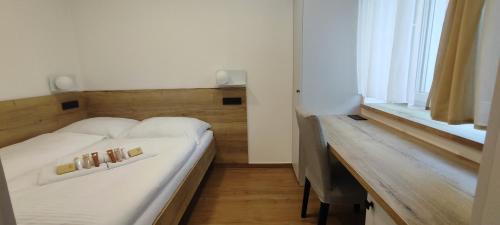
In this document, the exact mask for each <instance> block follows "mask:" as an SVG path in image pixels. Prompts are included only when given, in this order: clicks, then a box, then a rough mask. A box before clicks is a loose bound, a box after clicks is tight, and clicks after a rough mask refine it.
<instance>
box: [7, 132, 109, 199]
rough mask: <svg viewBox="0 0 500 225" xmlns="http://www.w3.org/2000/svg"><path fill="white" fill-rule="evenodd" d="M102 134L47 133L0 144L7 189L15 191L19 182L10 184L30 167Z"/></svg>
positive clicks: (87, 143) (90, 143)
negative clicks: (3, 145) (1, 145)
mask: <svg viewBox="0 0 500 225" xmlns="http://www.w3.org/2000/svg"><path fill="white" fill-rule="evenodd" d="M104 138H105V137H104V136H96V135H88V134H74V133H48V134H42V135H40V136H37V137H34V138H31V139H29V140H27V141H24V142H21V143H18V144H15V145H11V146H7V147H5V148H2V149H1V150H0V157H1V158H2V163H3V166H4V168H5V176H6V178H7V182H8V184H9V190H10V191H11V192H15V191H16V190H17V189H18V188H20V186H19V185H12V184H15V183H16V182H18V181H17V180H18V179H17V178H19V177H22V176H25V175H28V174H33V171H34V170H36V169H38V168H40V167H42V166H44V165H46V164H49V163H51V162H53V161H55V160H57V158H58V157H60V156H63V155H67V154H72V153H75V152H78V151H81V150H82V149H83V148H85V147H88V146H90V145H92V144H94V143H96V142H98V141H101V140H103V139H104ZM21 180H24V178H23V179H21Z"/></svg>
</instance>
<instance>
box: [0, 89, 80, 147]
mask: <svg viewBox="0 0 500 225" xmlns="http://www.w3.org/2000/svg"><path fill="white" fill-rule="evenodd" d="M72 100H79V102H80V107H79V108H77V109H71V110H66V111H63V110H62V106H61V103H63V102H66V101H72ZM85 106H86V104H85V99H84V98H83V96H82V95H81V93H78V92H74V93H64V94H57V95H49V96H42V97H33V98H26V99H18V100H9V101H1V102H0V147H4V146H7V145H11V144H15V143H18V142H20V141H24V140H26V139H29V138H32V137H35V136H37V135H40V134H43V133H48V132H52V131H55V130H57V129H59V128H61V127H64V126H66V125H68V124H70V123H73V122H76V121H78V120H82V119H84V118H86V117H87V111H86V107H85Z"/></svg>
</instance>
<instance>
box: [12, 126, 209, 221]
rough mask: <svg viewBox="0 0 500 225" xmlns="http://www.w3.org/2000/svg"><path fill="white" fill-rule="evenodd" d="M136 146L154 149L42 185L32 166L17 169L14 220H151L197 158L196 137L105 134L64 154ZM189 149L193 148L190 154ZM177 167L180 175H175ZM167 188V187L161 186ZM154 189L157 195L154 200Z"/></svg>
mask: <svg viewBox="0 0 500 225" xmlns="http://www.w3.org/2000/svg"><path fill="white" fill-rule="evenodd" d="M210 133H211V132H210ZM61 135H64V134H61ZM210 140H211V135H210ZM139 146H140V147H141V148H142V149H143V151H144V152H150V153H158V155H157V156H155V157H152V158H148V159H144V160H141V161H138V162H135V163H132V164H129V165H126V166H123V167H119V168H114V169H112V170H107V171H102V172H99V173H94V174H90V175H86V176H82V177H77V178H73V179H69V180H66V181H63V182H57V183H52V184H48V185H45V186H39V185H38V184H36V179H37V175H38V173H37V171H36V170H35V171H33V170H30V171H27V172H25V173H23V174H20V175H19V174H18V176H17V177H16V179H17V180H19V181H18V182H14V183H12V184H10V183H9V188H10V189H11V198H12V201H13V207H14V212H15V215H16V220H17V222H18V224H20V225H21V224H40V225H43V224H85V225H87V224H90V225H92V224H103V225H113V224H117V225H118V224H120V225H121V224H134V223H136V224H143V223H137V222H139V221H148V222H149V221H153V220H154V218H155V217H156V214H157V213H158V212H159V210H157V208H158V205H161V207H163V205H164V204H165V203H166V202H167V200H168V199H169V198H170V195H171V194H172V193H173V191H172V190H175V189H176V188H177V187H176V186H177V185H178V184H177V185H174V184H175V183H180V182H178V181H179V180H182V179H183V177H185V176H186V174H187V172H189V167H186V165H188V164H189V165H191V167H192V164H194V163H192V159H193V156H195V155H196V156H195V157H198V158H199V157H200V155H201V153H203V150H204V149H206V147H205V148H203V149H202V150H199V149H200V147H198V148H195V146H196V144H195V141H194V140H192V139H191V138H186V137H179V138H154V139H121V140H115V139H105V140H102V141H100V142H98V143H96V144H94V145H92V146H90V147H85V148H84V150H80V151H78V152H76V153H72V154H70V155H68V156H67V157H68V159H70V158H71V157H73V156H74V155H75V154H76V155H79V154H81V153H84V152H85V153H88V152H93V151H101V150H102V149H106V148H111V147H124V148H125V149H131V148H134V147H139ZM195 149H196V151H195ZM17 150H20V149H17ZM17 150H16V151H17ZM193 151H194V152H195V153H196V154H192V153H193ZM199 152H201V153H199ZM188 159H189V160H188ZM8 161H9V160H7V164H8V163H9V162H8ZM196 161H197V160H196ZM10 166H11V165H10ZM7 171H9V168H8V166H6V172H7ZM10 171H12V170H10ZM179 171H181V174H184V176H182V177H180V178H179V175H178V174H179V173H178V172H179ZM186 171H187V172H186ZM14 172H15V170H14ZM7 173H8V172H7ZM181 178H182V179H181ZM172 182H174V183H172ZM170 183H172V185H170ZM19 185H21V186H22V188H19V187H18V186H19ZM174 186H175V187H174ZM166 189H169V190H167V191H165V190H166ZM159 195H160V198H162V199H163V200H162V201H159V200H157V199H158V196H159ZM152 203H153V204H152ZM155 204H156V206H154V205H155ZM162 204H163V205H162ZM152 205H153V206H152ZM160 210H161V208H160ZM143 212H145V213H143ZM148 213H149V214H148ZM144 218H145V219H144Z"/></svg>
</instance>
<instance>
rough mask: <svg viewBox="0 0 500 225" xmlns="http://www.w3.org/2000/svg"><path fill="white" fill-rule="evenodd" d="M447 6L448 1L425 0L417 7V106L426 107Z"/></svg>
mask: <svg viewBox="0 0 500 225" xmlns="http://www.w3.org/2000/svg"><path fill="white" fill-rule="evenodd" d="M419 4H420V6H419ZM447 6H448V0H423V1H417V7H415V21H414V30H413V40H414V45H413V49H412V51H416V52H417V54H415V55H416V57H415V58H414V59H412V61H414V63H416V70H415V73H416V74H415V76H416V82H415V85H416V88H415V102H414V105H416V106H425V103H426V101H427V97H428V95H429V91H430V89H431V86H432V79H433V77H434V69H435V66H436V59H437V53H438V50H439V41H440V39H441V32H442V28H443V23H444V19H445V15H446V9H447Z"/></svg>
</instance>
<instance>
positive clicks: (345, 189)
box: [296, 109, 366, 225]
mask: <svg viewBox="0 0 500 225" xmlns="http://www.w3.org/2000/svg"><path fill="white" fill-rule="evenodd" d="M296 114H297V121H298V124H299V154H303V156H304V157H303V158H302V159H303V160H304V161H305V162H304V167H305V185H304V196H303V200H302V213H301V217H302V218H305V217H306V216H307V203H308V200H309V192H310V190H311V187H312V188H313V190H314V192H315V193H316V194H317V195H318V198H319V200H320V202H321V204H320V211H319V218H318V225H325V224H326V220H327V218H328V209H329V207H330V204H332V203H349V204H353V205H356V206H358V207H360V206H361V205H363V204H364V202H365V200H366V192H365V191H364V190H363V188H362V187H361V185H359V184H358V182H357V181H356V180H355V179H354V178H353V177H352V175H351V174H350V173H349V171H347V169H345V167H344V166H343V165H342V164H341V163H340V162H339V161H338V160H336V159H335V158H334V157H333V156H332V155H331V154H330V153H329V152H328V149H327V145H326V143H325V139H324V138H323V132H322V130H321V124H320V122H319V118H318V117H317V116H315V115H311V114H308V113H306V112H304V111H302V110H301V109H296Z"/></svg>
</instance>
